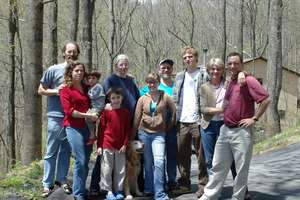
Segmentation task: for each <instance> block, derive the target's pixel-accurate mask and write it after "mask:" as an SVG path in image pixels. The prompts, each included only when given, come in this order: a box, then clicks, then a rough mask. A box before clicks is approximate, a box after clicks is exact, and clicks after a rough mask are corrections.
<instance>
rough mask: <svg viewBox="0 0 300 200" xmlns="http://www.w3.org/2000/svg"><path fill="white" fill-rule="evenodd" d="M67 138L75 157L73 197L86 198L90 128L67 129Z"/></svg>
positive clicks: (90, 149) (90, 147)
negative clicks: (87, 143)
mask: <svg viewBox="0 0 300 200" xmlns="http://www.w3.org/2000/svg"><path fill="white" fill-rule="evenodd" d="M66 133H67V138H68V141H69V143H70V146H71V148H72V153H73V155H74V157H75V162H74V170H73V195H74V197H76V198H79V199H80V198H85V196H86V189H85V183H86V179H87V176H88V172H89V167H88V164H89V160H90V155H91V152H92V145H86V142H87V140H88V138H89V135H90V132H89V129H88V127H87V126H86V127H84V128H73V127H71V126H67V127H66Z"/></svg>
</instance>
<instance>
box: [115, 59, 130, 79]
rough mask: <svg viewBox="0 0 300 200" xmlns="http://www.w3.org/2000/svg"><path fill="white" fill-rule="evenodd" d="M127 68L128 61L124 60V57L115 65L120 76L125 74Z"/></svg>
mask: <svg viewBox="0 0 300 200" xmlns="http://www.w3.org/2000/svg"><path fill="white" fill-rule="evenodd" d="M128 68H129V63H128V60H126V59H121V60H120V61H119V62H118V63H117V66H116V67H115V69H116V72H117V74H118V75H119V76H121V77H124V76H126V75H127V73H128Z"/></svg>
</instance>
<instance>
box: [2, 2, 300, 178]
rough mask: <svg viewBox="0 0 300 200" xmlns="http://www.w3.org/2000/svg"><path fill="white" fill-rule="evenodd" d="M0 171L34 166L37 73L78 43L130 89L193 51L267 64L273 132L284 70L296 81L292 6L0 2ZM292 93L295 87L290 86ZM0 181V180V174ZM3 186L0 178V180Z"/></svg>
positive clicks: (297, 18)
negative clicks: (162, 64)
mask: <svg viewBox="0 0 300 200" xmlns="http://www.w3.org/2000/svg"><path fill="white" fill-rule="evenodd" d="M0 5H1V6H0V41H1V42H0V63H1V69H0V70H1V73H0V102H1V104H0V113H2V114H1V116H0V160H1V162H0V172H5V171H7V170H9V169H10V168H11V167H13V166H14V164H15V163H16V162H18V161H20V162H22V163H23V164H29V163H31V162H32V161H33V160H36V159H41V158H42V151H43V149H44V139H43V138H44V137H45V134H44V133H45V125H46V120H47V119H46V115H45V107H46V99H45V98H42V97H40V96H38V95H37V87H38V84H39V80H40V78H41V76H42V72H43V71H44V70H45V69H47V67H49V66H50V65H52V64H55V63H59V62H62V56H61V51H60V50H61V48H62V46H63V44H64V43H65V42H66V41H68V40H74V41H77V42H78V43H79V45H80V48H81V55H80V60H82V61H83V62H85V63H86V65H87V66H88V68H89V69H92V68H93V69H98V70H100V71H101V73H102V79H103V78H104V77H106V76H107V75H108V74H110V73H111V72H112V71H113V61H114V59H115V57H116V56H117V55H118V54H120V53H125V54H127V55H128V56H129V57H130V66H131V67H130V73H131V74H132V75H133V76H134V77H135V79H136V81H137V83H138V84H141V85H142V84H144V82H143V80H144V77H145V75H146V74H147V73H148V72H149V71H153V70H156V66H157V64H158V62H159V61H160V60H161V59H162V58H171V59H173V60H174V61H175V66H174V68H175V72H177V71H180V70H182V58H181V56H180V50H181V48H182V47H184V46H187V45H191V46H194V47H195V48H197V49H198V50H199V53H200V56H199V64H205V62H206V60H208V59H209V58H211V57H221V58H222V59H225V55H226V53H228V52H230V51H237V52H241V53H243V56H244V58H255V57H258V56H263V57H266V58H267V59H268V73H267V77H266V78H267V81H266V85H265V86H266V87H267V89H268V91H269V93H270V94H271V99H272V104H271V106H270V108H269V109H268V123H269V124H271V126H270V127H272V130H271V131H269V132H268V134H267V135H272V134H275V133H278V132H280V131H281V127H280V119H279V117H278V110H277V103H278V97H279V93H280V90H281V81H282V80H281V76H282V75H281V74H282V65H284V66H285V67H287V68H289V69H290V70H293V71H296V72H299V70H298V67H297V66H298V64H299V62H300V60H299V58H298V57H299V53H300V51H299V43H300V37H299V36H300V13H299V12H298V10H299V8H300V0H152V1H151V0H139V1H138V0H67V1H63V0H44V1H42V0H2V1H1V2H0ZM295 84H298V83H295ZM0 174H3V175H4V173H0ZM0 178H1V175H0Z"/></svg>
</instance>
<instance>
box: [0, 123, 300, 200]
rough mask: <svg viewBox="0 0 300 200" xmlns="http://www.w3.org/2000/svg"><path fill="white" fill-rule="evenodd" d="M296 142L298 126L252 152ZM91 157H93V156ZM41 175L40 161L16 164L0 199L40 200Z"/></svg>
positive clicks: (3, 182)
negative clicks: (10, 196) (8, 197)
mask: <svg viewBox="0 0 300 200" xmlns="http://www.w3.org/2000/svg"><path fill="white" fill-rule="evenodd" d="M296 142H300V125H298V126H296V127H293V128H289V129H286V130H284V131H283V132H282V133H280V134H276V135H274V136H272V137H270V138H267V139H264V140H262V141H260V142H258V143H256V144H255V145H254V150H253V151H254V154H260V153H263V152H266V151H270V150H273V149H277V148H282V147H284V146H286V145H288V144H291V143H296ZM92 157H95V155H93V156H92ZM91 159H95V158H91ZM71 162H73V159H71ZM71 166H72V164H71ZM42 175H43V164H42V161H35V162H33V163H32V164H31V165H30V166H29V167H25V166H23V165H21V164H20V163H18V164H17V165H16V166H15V168H14V169H12V170H11V171H10V172H9V173H8V174H7V175H6V177H5V178H4V179H1V180H0V199H5V197H7V196H8V195H9V194H16V195H18V196H20V197H23V198H24V199H30V200H38V199H42V198H41V196H40V195H41V191H42V183H41V180H42Z"/></svg>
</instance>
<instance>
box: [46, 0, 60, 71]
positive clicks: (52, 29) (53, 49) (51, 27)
mask: <svg viewBox="0 0 300 200" xmlns="http://www.w3.org/2000/svg"><path fill="white" fill-rule="evenodd" d="M47 4H48V5H47V6H48V9H47V11H48V12H47V14H48V15H47V19H48V27H47V28H48V30H47V33H48V37H49V40H48V41H49V46H48V48H47V51H48V56H47V59H48V60H47V61H46V66H51V65H54V64H56V63H57V11H58V10H57V0H52V1H49V2H47ZM45 6H46V5H45Z"/></svg>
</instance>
